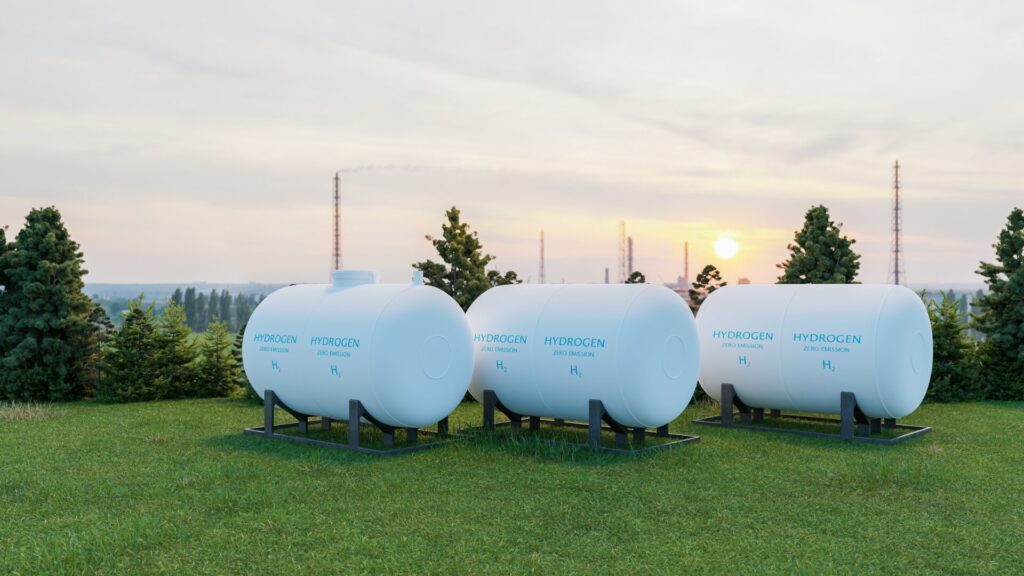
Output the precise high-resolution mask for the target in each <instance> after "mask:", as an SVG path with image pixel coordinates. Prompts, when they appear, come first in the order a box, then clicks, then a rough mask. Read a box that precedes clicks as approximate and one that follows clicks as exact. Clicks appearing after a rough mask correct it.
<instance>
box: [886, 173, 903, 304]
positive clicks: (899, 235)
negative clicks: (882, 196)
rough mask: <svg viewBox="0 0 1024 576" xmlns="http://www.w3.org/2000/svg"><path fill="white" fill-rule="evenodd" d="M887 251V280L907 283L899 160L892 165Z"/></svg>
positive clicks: (895, 282)
mask: <svg viewBox="0 0 1024 576" xmlns="http://www.w3.org/2000/svg"><path fill="white" fill-rule="evenodd" d="M890 244H891V246H890V251H889V281H890V282H892V283H893V284H904V285H905V284H906V283H907V267H906V264H905V263H904V261H903V199H902V198H900V162H899V160H897V161H896V163H895V164H894V165H893V167H892V241H891V243H890Z"/></svg>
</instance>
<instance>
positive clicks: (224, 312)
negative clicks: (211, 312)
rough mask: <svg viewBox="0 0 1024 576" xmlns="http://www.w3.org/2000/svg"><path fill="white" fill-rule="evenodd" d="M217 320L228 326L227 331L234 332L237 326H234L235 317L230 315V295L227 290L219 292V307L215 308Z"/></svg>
mask: <svg viewBox="0 0 1024 576" xmlns="http://www.w3.org/2000/svg"><path fill="white" fill-rule="evenodd" d="M217 312H218V313H219V314H220V316H219V318H220V319H221V320H222V321H223V322H224V323H225V324H227V325H228V330H229V331H231V332H234V331H235V330H236V329H237V328H238V325H237V324H235V316H234V315H233V314H232V313H231V293H230V292H228V291H227V290H221V292H220V305H219V306H218V307H217Z"/></svg>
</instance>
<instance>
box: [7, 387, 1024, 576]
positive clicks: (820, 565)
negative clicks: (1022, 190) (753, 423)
mask: <svg viewBox="0 0 1024 576" xmlns="http://www.w3.org/2000/svg"><path fill="white" fill-rule="evenodd" d="M708 414H710V410H709V409H706V408H705V409H702V410H694V409H693V408H690V409H688V410H687V411H686V413H685V417H684V418H681V419H680V420H678V421H677V422H676V423H675V424H674V425H673V431H678V432H687V433H694V434H700V435H702V437H703V439H702V440H701V442H700V443H699V444H696V445H689V446H684V447H680V448H675V449H670V450H667V451H663V452H660V453H655V454H653V455H649V456H643V457H622V456H613V455H600V454H592V453H590V452H587V451H580V450H576V449H573V448H572V447H570V446H569V445H568V444H567V441H566V439H565V438H562V439H559V437H557V436H552V435H545V437H544V439H543V440H541V441H539V442H538V441H532V440H529V439H523V438H509V437H498V438H495V437H489V436H482V435H473V436H472V437H471V438H470V439H468V440H467V441H464V442H460V443H456V444H454V445H451V446H447V447H444V448H439V449H435V450H427V451H423V452H418V453H415V454H408V455H403V456H397V457H393V458H379V457H373V456H366V455H361V454H353V453H346V452H337V451H331V450H325V449H318V448H313V447H309V446H302V445H294V444H290V443H284V442H279V441H272V440H265V439H262V438H258V437H253V436H243V435H242V434H241V429H242V428H244V427H246V426H252V425H258V424H259V423H260V420H261V408H260V407H259V406H254V405H252V404H247V403H245V402H244V401H240V400H198V401H197V400H188V401H172V402H155V403H148V404H135V405H100V404H92V403H79V404H63V405H55V406H53V407H48V408H47V410H46V412H45V413H44V414H43V415H42V416H38V417H36V416H34V417H33V418H30V419H21V418H13V419H7V418H0V450H2V452H0V453H2V466H0V574H82V573H95V574H118V573H120V574H145V573H164V574H181V573H209V574H354V573H405V574H423V573H470V574H477V573H499V574H508V573H538V574H552V573H605V574H622V575H626V574H649V573H650V574H678V573H779V574H792V573H806V574H820V573H849V574H867V573H883V572H884V573H905V574H928V573H932V574H940V573H941V574H947V573H984V574H993V573H1021V571H1022V570H1024V479H1022V475H1021V474H1022V472H1024V404H1020V403H1003V404H998V403H991V404H959V405H929V406H925V407H923V408H922V409H921V410H919V411H918V412H917V413H915V414H914V415H913V416H912V417H911V418H909V419H908V420H907V421H908V422H911V423H922V424H929V425H932V426H934V427H935V431H934V432H932V433H931V434H929V435H927V436H925V437H923V438H919V439H915V440H912V441H910V442H908V443H906V444H902V445H897V446H874V445H861V444H848V443H841V442H835V441H827V440H819V439H812V438H801V437H795V436H789V435H778V434H762V433H754V432H745V431H739V430H722V429H718V428H711V427H699V426H695V425H693V424H690V420H691V419H692V418H694V417H697V416H704V415H708ZM478 423H479V405H477V404H466V405H463V406H462V407H460V409H459V410H458V411H457V413H456V414H455V416H454V418H453V427H458V426H467V425H473V424H478Z"/></svg>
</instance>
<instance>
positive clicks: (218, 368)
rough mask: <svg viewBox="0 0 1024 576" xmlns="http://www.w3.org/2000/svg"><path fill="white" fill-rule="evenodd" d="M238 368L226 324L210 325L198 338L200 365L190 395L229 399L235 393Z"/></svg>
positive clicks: (238, 373) (216, 322) (239, 375)
mask: <svg viewBox="0 0 1024 576" xmlns="http://www.w3.org/2000/svg"><path fill="white" fill-rule="evenodd" d="M241 372H242V369H241V366H239V365H238V360H236V359H235V355H234V354H232V341H231V336H230V335H229V333H228V325H227V324H225V323H224V322H219V321H215V322H212V323H210V325H209V327H207V329H206V332H204V333H203V334H202V336H201V337H200V339H199V364H198V370H197V372H196V385H195V387H194V388H193V392H194V394H193V396H196V397H211V396H231V395H232V394H233V393H235V392H237V391H238V381H239V379H240V378H241Z"/></svg>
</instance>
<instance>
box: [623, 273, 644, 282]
mask: <svg viewBox="0 0 1024 576" xmlns="http://www.w3.org/2000/svg"><path fill="white" fill-rule="evenodd" d="M626 284H647V277H646V276H644V273H643V272H640V271H639V270H636V271H634V272H633V273H632V274H630V275H629V278H626Z"/></svg>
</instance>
